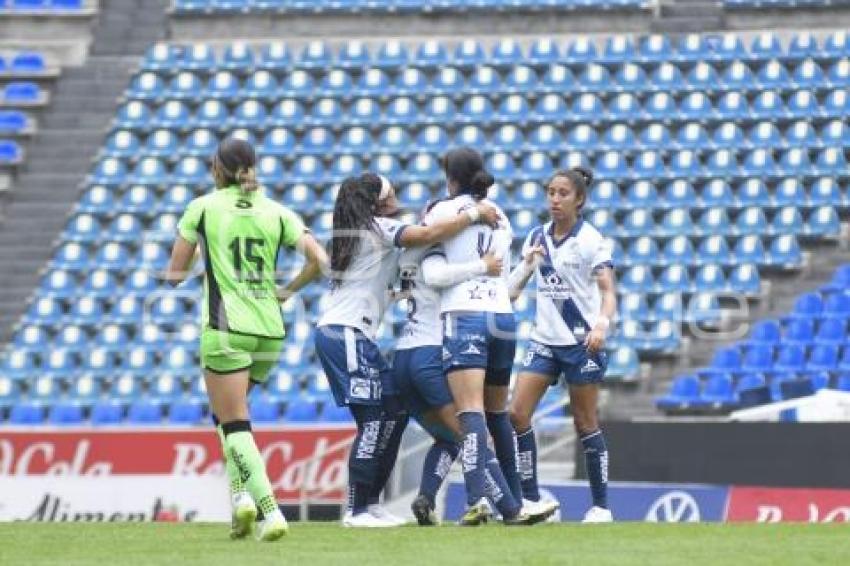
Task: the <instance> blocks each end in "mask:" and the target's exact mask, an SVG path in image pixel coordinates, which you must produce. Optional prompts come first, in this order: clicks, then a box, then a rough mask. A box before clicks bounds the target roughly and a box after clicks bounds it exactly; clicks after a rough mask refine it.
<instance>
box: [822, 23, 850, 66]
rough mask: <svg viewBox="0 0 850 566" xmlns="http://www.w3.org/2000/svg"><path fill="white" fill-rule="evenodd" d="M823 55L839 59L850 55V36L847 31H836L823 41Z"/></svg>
mask: <svg viewBox="0 0 850 566" xmlns="http://www.w3.org/2000/svg"><path fill="white" fill-rule="evenodd" d="M822 52H823V55H824V56H826V57H828V58H830V59H838V58H841V57H847V56H848V55H850V36H848V34H847V31H845V30H840V31H835V32H833V33H832V34H830V35H829V37H827V38H826V41H824V43H823V51H822Z"/></svg>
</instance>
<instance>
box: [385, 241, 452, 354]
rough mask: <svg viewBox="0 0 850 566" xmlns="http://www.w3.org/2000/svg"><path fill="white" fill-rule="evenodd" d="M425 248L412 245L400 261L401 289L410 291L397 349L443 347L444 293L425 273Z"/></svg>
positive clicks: (404, 252)
mask: <svg viewBox="0 0 850 566" xmlns="http://www.w3.org/2000/svg"><path fill="white" fill-rule="evenodd" d="M425 251H426V250H425V249H424V248H410V249H407V250H404V251H403V252H402V253H401V258H400V259H399V262H398V267H399V277H400V279H401V290H402V291H403V292H406V293H407V294H408V297H407V320H406V321H405V323H404V326H403V327H402V329H401V335H400V336H399V339H398V341H397V343H396V346H395V349H396V350H409V349H411V348H419V347H421V346H442V344H443V326H442V324H441V322H440V292H439V291H438V290H437V289H434V288H433V287H430V286H428V285H426V284H425V278H424V277H423V276H422V266H421V265H420V264H421V262H422V258H423V256H424V255H425Z"/></svg>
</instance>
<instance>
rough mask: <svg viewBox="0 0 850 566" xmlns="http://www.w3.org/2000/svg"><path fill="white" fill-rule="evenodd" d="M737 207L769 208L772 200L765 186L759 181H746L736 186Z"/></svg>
mask: <svg viewBox="0 0 850 566" xmlns="http://www.w3.org/2000/svg"><path fill="white" fill-rule="evenodd" d="M737 195H738V205H739V206H742V207H751V206H760V207H767V206H770V204H771V202H772V199H771V196H770V192H769V191H768V189H767V186H766V185H765V184H764V181H762V180H761V179H747V180H746V181H744V182H743V183H742V184H741V185H739V186H738V190H737Z"/></svg>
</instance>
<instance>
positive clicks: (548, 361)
mask: <svg viewBox="0 0 850 566" xmlns="http://www.w3.org/2000/svg"><path fill="white" fill-rule="evenodd" d="M520 367H521V368H522V370H523V371H528V372H533V373H540V374H543V375H550V376H552V385H554V384H556V383H557V382H558V377H559V376H560V375H561V374H562V373H563V374H564V380H565V381H566V382H567V384H569V385H587V384H591V383H599V382H601V381H602V378H603V377H605V370H606V369H608V354H607V353H606V352H605V350H600V351H599V352H596V353H595V354H593V355H590V354H588V352H587V348H586V347H585V346H584V344H576V345H575V346H547V345H545V344H541V343H540V342H535V341H534V340H531V341H530V342H529V343H528V349H527V350H526V352H525V357H524V358H523V360H522V363H521V364H520Z"/></svg>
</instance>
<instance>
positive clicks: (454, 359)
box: [422, 148, 530, 525]
mask: <svg viewBox="0 0 850 566" xmlns="http://www.w3.org/2000/svg"><path fill="white" fill-rule="evenodd" d="M442 166H443V170H444V172H445V175H446V181H447V185H448V192H449V197H450V198H448V199H447V200H444V201H442V202H439V203H437V204H436V205H435V206H434V208H433V209H432V210H431V213H430V217H431V218H432V219H433V220H434V221H439V220H441V219H443V218H450V217H453V216H454V215H456V214H459V213H462V212H463V211H465V210H467V209H469V208H471V207H475V206H480V203H481V202H483V201H484V200H485V199H486V196H487V191H488V190H489V188H490V187H491V186H492V185H493V183H494V179H493V176H492V175H490V174H489V173H488V172H487V171H486V170H485V169H484V162H483V159H482V158H481V155H480V154H479V153H478V152H477V151H475V150H474V149H471V148H457V149H453V150H451V151H449V152H448V153H446V155H445V156H444V157H443V160H442ZM499 219H500V220H499V223H498V225H497V226H495V227H489V226H474V227H470V228H467V229H466V230H464V231H463V232H461V233H460V234H458V235H457V236H454V237H453V238H450V239H448V240H446V241H445V242H443V244H442V245H441V246H438V247H435V248H434V249H433V250H431V251H430V252H429V253H428V254H427V255H426V257H425V259H424V260H423V265H422V268H423V270H426V271H427V270H428V269H429V264H430V263H433V262H440V261H443V262H445V263H447V264H463V263H467V262H470V261H474V260H476V259H479V260H480V259H481V258H482V257H483V256H485V255H486V254H487V253H488V252H492V253H493V254H494V255H496V256H498V257H500V258H502V260H503V262H504V261H506V262H507V264H506V265H503V270H502V274H500V275H499V276H496V277H493V276H484V275H480V276H477V277H472V278H470V279H467V280H465V281H462V282H459V283H457V284H455V285H451V286H449V287H448V288H446V289H444V290H443V291H442V293H441V300H440V312H441V314H442V317H443V354H442V355H443V368H444V370H445V371H446V372H447V375H448V382H449V388H450V390H451V393H452V398H453V399H454V404H455V406H456V407H457V410H458V419H459V420H460V427H461V430H462V433H463V455H462V460H461V461H462V464H463V475H464V483H465V484H466V493H467V503H468V509H467V511H466V513H465V514H464V516H463V517H462V519H461V524H463V525H478V524H480V523H483V522H486V520H487V517H488V515H489V513H490V507H489V505H488V504H487V499H486V497H485V495H486V494H487V492H488V491H491V490H492V487H488V483H489V484H492V483H493V481H492V480H494V479H496V478H493V477H488V476H492V474H490V473H489V472H488V470H487V464H488V457H489V455H488V450H487V449H486V448H487V430H488V429H489V430H490V433H491V435H492V437H493V443H494V446H495V449H496V456H497V457H498V462H499V464H500V468H501V472H502V476H503V477H504V480H505V481H506V482H507V485H508V486H509V489H508V491H507V492H505V493H498V494H497V495H496V496H493V495H491V497H490V498H491V499H492V500H493V501H494V502H495V503H496V506H497V507H498V508H499V511H500V513H501V514H502V517H503V519H504V520H505V523H506V524H529V520H530V516H529V515H528V514H526V513H525V512H523V510H522V501H521V497H522V493H521V487H520V482H519V475H518V472H517V462H516V448H515V444H514V436H513V429H512V428H511V423H510V420H509V417H508V414H507V408H506V405H507V399H508V386H509V383H510V376H511V368H512V365H513V358H514V352H515V350H516V335H515V334H516V321H515V319H514V314H513V307H512V305H511V300H510V296H509V292H508V285H507V273H506V271H507V270H508V269H509V267H508V266H509V265H510V246H511V240H512V235H511V227H510V223H509V222H508V219H507V217H506V216H505V215H504V213H503V212H502V211H501V210H499ZM485 411H486V418H485ZM496 483H497V484H498V483H499V482H498V481H497V482H496Z"/></svg>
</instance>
